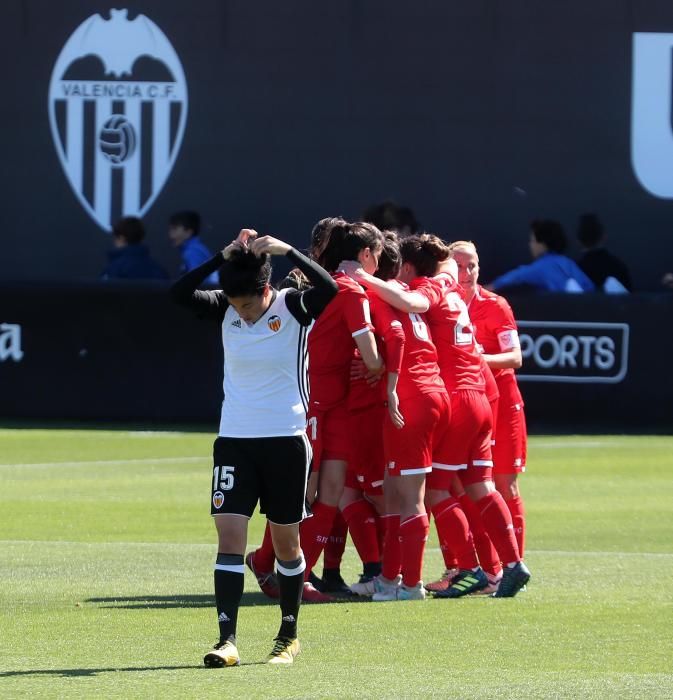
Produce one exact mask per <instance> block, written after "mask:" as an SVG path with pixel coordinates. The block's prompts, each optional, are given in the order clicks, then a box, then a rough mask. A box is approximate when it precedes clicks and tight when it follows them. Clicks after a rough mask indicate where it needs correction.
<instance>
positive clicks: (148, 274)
mask: <svg viewBox="0 0 673 700" xmlns="http://www.w3.org/2000/svg"><path fill="white" fill-rule="evenodd" d="M143 238H145V228H144V227H143V222H142V221H141V220H140V219H138V218H137V217H135V216H127V217H124V218H123V219H120V220H119V221H118V222H117V223H116V224H115V225H114V228H113V229H112V241H113V244H114V250H111V251H110V252H109V253H108V263H107V265H106V266H105V269H104V270H103V274H102V275H101V279H104V280H113V279H124V280H140V279H145V280H166V279H168V274H167V273H166V270H164V269H163V267H161V265H159V263H157V262H155V261H154V260H153V259H152V258H151V257H150V251H149V250H148V248H147V246H146V245H144V244H143V243H142V240H143Z"/></svg>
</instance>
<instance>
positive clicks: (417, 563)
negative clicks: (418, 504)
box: [386, 513, 430, 588]
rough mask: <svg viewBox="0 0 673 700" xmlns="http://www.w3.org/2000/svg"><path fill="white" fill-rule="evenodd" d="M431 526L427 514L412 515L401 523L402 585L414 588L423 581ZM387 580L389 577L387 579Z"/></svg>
mask: <svg viewBox="0 0 673 700" xmlns="http://www.w3.org/2000/svg"><path fill="white" fill-rule="evenodd" d="M429 531H430V525H429V523H428V516H427V515H426V514H425V513H421V514H419V515H412V516H411V517H410V518H407V519H406V520H405V521H404V522H402V523H400V544H401V547H402V583H403V584H404V585H405V586H408V587H410V588H411V587H413V586H415V585H416V584H418V582H419V581H420V580H421V573H422V572H423V553H424V552H425V543H426V542H427V540H428V532H429ZM386 578H387V577H386Z"/></svg>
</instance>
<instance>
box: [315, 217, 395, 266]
mask: <svg viewBox="0 0 673 700" xmlns="http://www.w3.org/2000/svg"><path fill="white" fill-rule="evenodd" d="M382 246H383V236H382V235H381V232H380V231H379V230H378V229H377V228H376V226H374V224H369V223H365V222H358V223H355V224H348V223H345V222H344V223H343V224H338V225H336V226H333V227H332V228H331V230H330V232H329V238H328V240H327V243H326V244H325V247H324V249H323V252H322V254H321V256H320V257H319V258H318V262H319V263H320V264H321V265H322V266H323V267H324V268H325V270H327V272H335V271H336V270H337V269H338V267H339V265H340V264H341V262H342V261H343V260H357V259H358V255H359V254H360V251H362V250H364V249H365V248H369V249H370V250H371V251H372V252H378V251H379V250H381V248H382Z"/></svg>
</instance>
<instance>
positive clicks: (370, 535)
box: [343, 499, 381, 564]
mask: <svg viewBox="0 0 673 700" xmlns="http://www.w3.org/2000/svg"><path fill="white" fill-rule="evenodd" d="M343 517H344V518H345V520H346V522H347V523H348V530H349V531H350V533H351V538H352V539H353V544H354V545H355V549H357V551H358V554H359V555H360V559H361V560H362V563H363V564H370V563H372V562H379V561H381V553H380V552H379V539H378V534H377V532H376V511H375V510H374V506H373V505H372V504H371V503H369V502H368V501H365V500H364V499H361V500H359V501H355V502H354V503H350V504H349V505H347V506H346V507H345V508H344V510H343Z"/></svg>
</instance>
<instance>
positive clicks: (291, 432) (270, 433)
mask: <svg viewBox="0 0 673 700" xmlns="http://www.w3.org/2000/svg"><path fill="white" fill-rule="evenodd" d="M256 236H257V234H256V233H255V232H254V231H252V230H249V229H244V230H243V231H241V233H240V234H239V236H238V238H237V239H236V240H235V241H234V242H233V243H231V244H230V245H228V246H227V247H226V248H225V249H224V250H223V251H222V252H221V253H218V254H217V255H215V256H214V257H213V258H212V259H211V260H209V261H208V262H206V263H204V264H203V265H201V266H200V267H198V268H196V269H194V270H192V271H191V272H189V273H187V274H186V275H185V276H184V277H182V278H181V279H180V280H178V281H177V282H176V283H175V284H174V285H173V288H172V294H173V297H174V299H175V301H176V302H178V303H180V304H183V305H185V306H187V307H189V308H191V309H193V310H194V311H195V312H196V314H197V315H198V316H200V317H204V318H211V319H214V320H216V321H218V322H220V323H221V325H222V343H223V346H224V401H223V403H222V414H221V421H220V430H219V435H218V437H217V439H216V440H215V444H214V447H213V459H214V465H213V480H212V489H211V514H212V515H213V516H214V520H215V527H216V528H217V534H218V554H217V560H216V563H215V574H214V578H215V581H214V583H215V602H216V606H217V616H218V617H217V619H218V624H219V630H220V638H219V641H218V643H217V644H216V645H215V647H214V648H213V649H212V650H211V651H210V652H208V653H207V654H206V655H205V657H204V664H205V665H206V666H209V667H223V666H237V665H238V664H239V663H240V657H239V653H238V649H237V647H236V622H237V617H238V608H239V605H240V601H241V596H242V595H243V573H244V564H243V557H244V554H245V548H246V544H247V533H248V520H249V519H250V517H251V516H252V514H253V512H254V510H255V507H256V505H257V502H258V501H259V503H260V509H261V511H262V512H263V513H264V514H265V515H266V517H267V519H268V522H269V524H270V529H271V536H272V539H273V545H274V550H275V554H276V558H277V571H278V585H279V593H280V601H279V602H280V608H281V617H282V620H281V625H280V630H279V632H278V635H277V636H276V638H275V640H274V646H273V649H272V651H271V653H270V655H269V658H268V662H269V663H273V664H278V663H284V664H287V663H292V662H293V661H294V658H295V656H296V655H297V654H298V653H299V640H298V639H297V617H298V613H299V605H300V602H301V595H302V589H303V583H304V570H305V563H304V556H303V553H302V550H301V547H300V544H299V523H300V522H301V521H302V519H303V518H304V516H305V510H304V504H305V497H306V481H307V477H308V470H309V465H310V461H311V448H310V444H309V441H308V438H307V437H306V432H305V426H306V410H307V403H308V385H307V374H306V369H307V367H306V363H307V345H306V340H307V335H308V332H309V329H310V327H311V325H312V323H313V321H314V319H315V318H317V317H318V316H319V315H320V313H321V311H322V310H323V309H324V308H325V307H326V306H327V304H328V303H329V302H330V301H331V300H332V299H333V298H334V296H335V295H336V292H337V285H336V283H335V282H334V280H333V279H332V278H331V277H330V275H328V274H327V273H326V272H325V271H324V270H323V269H322V268H321V267H320V266H319V265H318V264H317V263H314V262H313V261H311V260H309V259H308V258H306V257H305V256H304V255H302V254H301V253H299V252H297V251H296V250H295V249H293V248H292V247H291V246H289V245H288V244H287V243H284V242H282V241H279V240H278V239H276V238H272V237H271V236H263V237H261V238H256ZM255 239H256V240H255ZM269 255H285V256H286V257H288V258H289V259H290V261H291V263H292V264H293V265H294V266H295V267H296V268H298V269H299V270H300V271H301V272H302V273H303V274H304V275H305V276H306V277H307V278H308V280H309V281H310V283H311V284H312V285H313V286H312V287H311V288H310V289H307V290H306V291H303V292H299V291H297V290H291V289H284V290H282V291H280V292H277V291H276V290H274V289H273V288H272V287H271V285H270V277H271V265H270V263H269V261H268V256H269ZM218 268H219V270H220V281H221V285H222V290H218V291H200V290H198V289H197V287H198V286H199V285H200V284H201V283H202V282H203V280H204V279H205V278H206V277H208V275H210V274H212V273H213V272H215V271H216V270H218Z"/></svg>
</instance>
